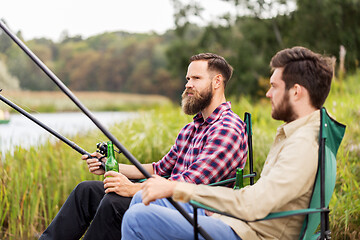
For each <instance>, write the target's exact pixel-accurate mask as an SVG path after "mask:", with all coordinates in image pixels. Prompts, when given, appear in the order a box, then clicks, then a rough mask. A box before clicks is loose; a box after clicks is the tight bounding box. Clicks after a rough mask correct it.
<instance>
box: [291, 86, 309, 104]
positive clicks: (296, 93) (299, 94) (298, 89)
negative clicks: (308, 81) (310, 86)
mask: <svg viewBox="0 0 360 240" xmlns="http://www.w3.org/2000/svg"><path fill="white" fill-rule="evenodd" d="M291 92H292V95H293V97H294V100H295V101H296V100H300V99H301V98H303V97H304V94H305V92H306V89H305V88H304V87H303V86H301V85H300V84H297V83H295V84H294V86H293V87H292V91H291Z"/></svg>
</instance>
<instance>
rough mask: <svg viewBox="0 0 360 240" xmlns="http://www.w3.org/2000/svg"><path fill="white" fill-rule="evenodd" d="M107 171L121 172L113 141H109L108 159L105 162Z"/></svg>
mask: <svg viewBox="0 0 360 240" xmlns="http://www.w3.org/2000/svg"><path fill="white" fill-rule="evenodd" d="M105 171H106V172H107V171H115V172H119V164H118V162H117V161H116V158H115V153H114V146H113V143H112V142H111V141H108V142H107V160H106V163H105Z"/></svg>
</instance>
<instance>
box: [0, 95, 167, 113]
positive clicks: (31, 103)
mask: <svg viewBox="0 0 360 240" xmlns="http://www.w3.org/2000/svg"><path fill="white" fill-rule="evenodd" d="M1 94H2V95H3V96H4V97H6V98H8V99H9V100H10V101H12V102H13V103H15V104H16V105H18V106H20V107H22V108H24V109H25V110H26V111H28V112H66V111H79V109H78V107H77V106H76V105H75V104H74V103H73V102H72V101H71V100H70V99H69V98H68V97H67V96H66V95H65V94H64V93H63V92H60V91H53V92H51V91H40V92H37V91H6V90H3V91H2V92H1ZM74 95H75V96H76V97H77V98H78V99H79V100H80V101H81V103H82V104H84V105H85V106H86V107H87V108H88V109H89V110H90V111H137V110H146V109H149V108H152V107H156V106H163V105H166V104H169V103H170V99H168V98H166V97H164V96H160V95H142V94H129V93H116V92H74ZM0 103H1V102H0ZM3 106H4V107H3ZM3 106H1V108H5V107H7V105H5V104H4V105H3ZM8 109H9V110H10V111H12V112H13V111H14V110H12V109H10V108H8Z"/></svg>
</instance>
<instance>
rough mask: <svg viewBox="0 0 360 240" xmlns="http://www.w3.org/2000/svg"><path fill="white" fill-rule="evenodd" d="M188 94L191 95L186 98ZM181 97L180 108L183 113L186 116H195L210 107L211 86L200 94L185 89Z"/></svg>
mask: <svg viewBox="0 0 360 240" xmlns="http://www.w3.org/2000/svg"><path fill="white" fill-rule="evenodd" d="M189 93H191V94H193V95H192V96H188V94H189ZM181 97H182V101H181V106H182V109H183V111H184V113H185V114H188V115H194V114H197V113H198V112H200V111H202V110H204V109H205V108H206V107H208V106H209V105H210V103H211V99H212V97H213V92H212V84H210V86H209V87H208V88H207V89H205V90H204V91H202V92H200V93H199V92H198V91H193V90H191V89H185V91H184V92H183V94H182V95H181Z"/></svg>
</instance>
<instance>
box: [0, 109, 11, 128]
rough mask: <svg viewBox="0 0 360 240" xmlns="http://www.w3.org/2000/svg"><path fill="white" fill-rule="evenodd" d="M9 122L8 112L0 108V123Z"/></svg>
mask: <svg viewBox="0 0 360 240" xmlns="http://www.w3.org/2000/svg"><path fill="white" fill-rule="evenodd" d="M9 122H10V113H9V111H7V110H5V111H3V110H1V109H0V124H7V123H9Z"/></svg>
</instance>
